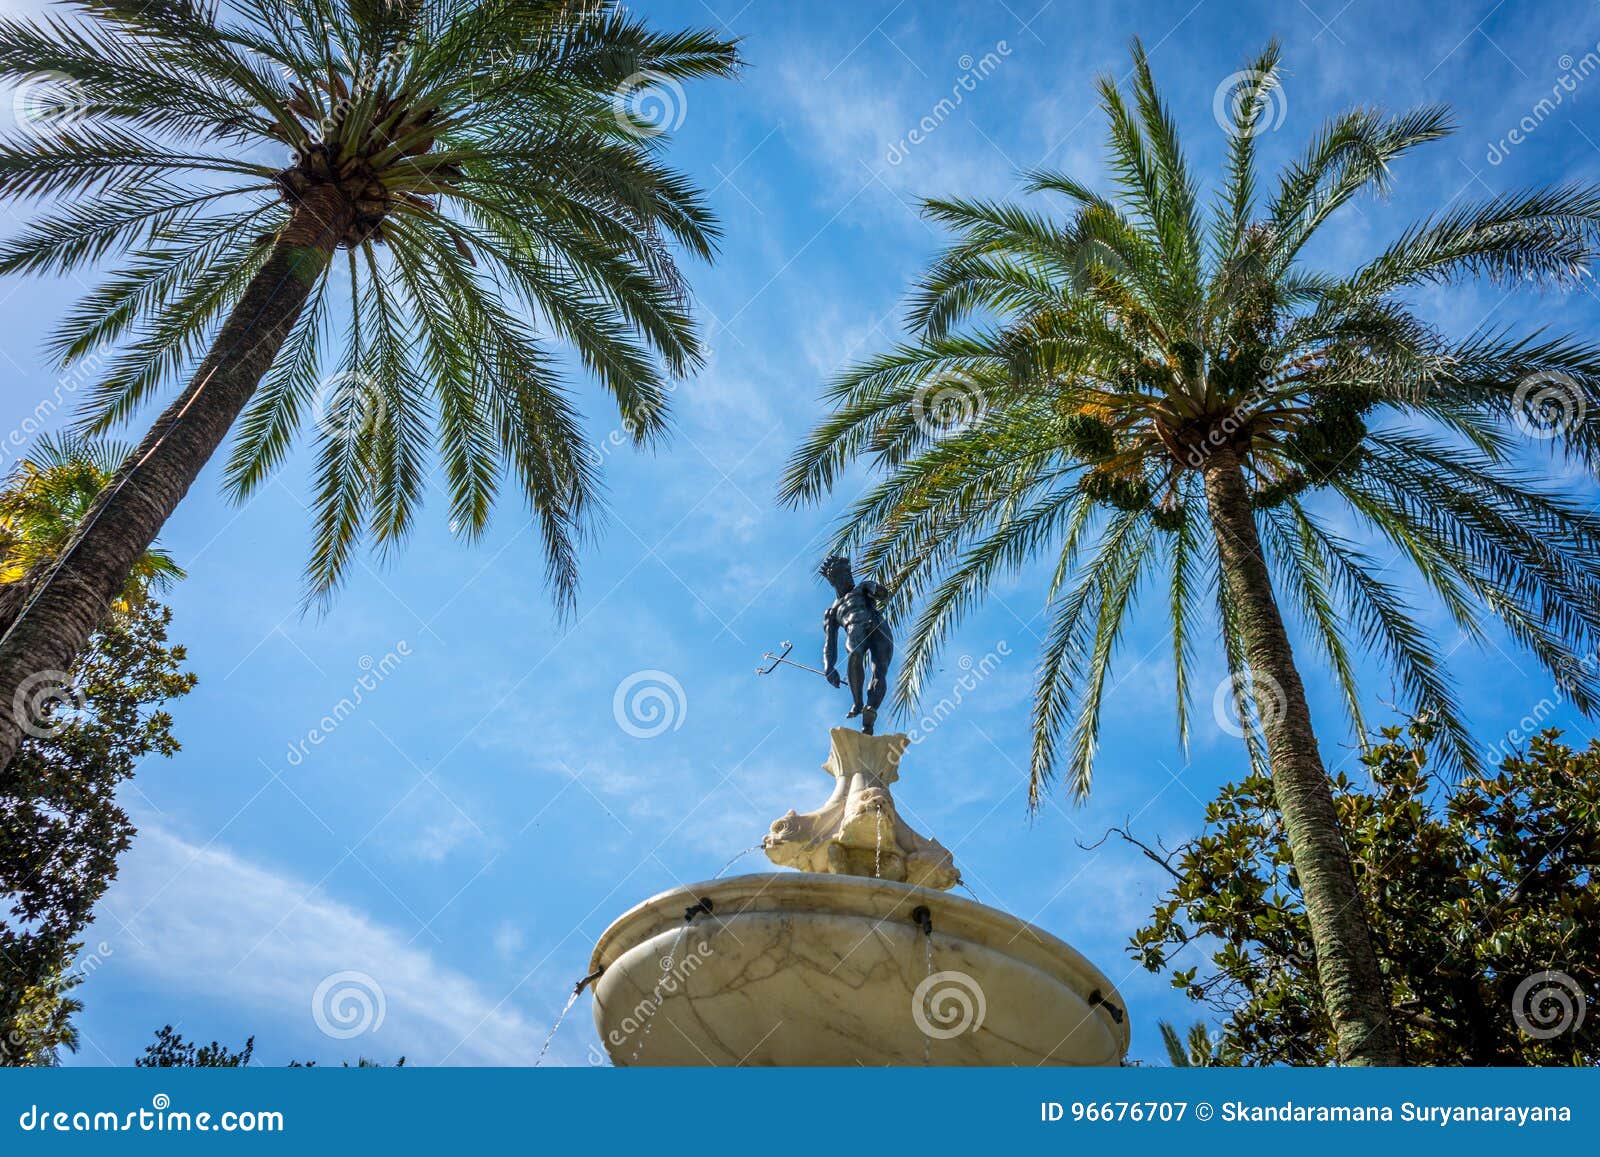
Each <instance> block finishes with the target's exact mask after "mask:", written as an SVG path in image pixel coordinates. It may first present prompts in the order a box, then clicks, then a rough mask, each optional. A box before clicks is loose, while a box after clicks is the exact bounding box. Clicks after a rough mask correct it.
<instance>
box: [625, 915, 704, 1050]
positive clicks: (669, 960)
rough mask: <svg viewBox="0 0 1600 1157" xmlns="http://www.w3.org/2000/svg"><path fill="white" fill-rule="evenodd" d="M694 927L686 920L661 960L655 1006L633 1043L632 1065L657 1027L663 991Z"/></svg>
mask: <svg viewBox="0 0 1600 1157" xmlns="http://www.w3.org/2000/svg"><path fill="white" fill-rule="evenodd" d="M692 927H694V921H693V920H688V919H686V920H684V922H683V927H681V928H679V929H678V934H677V935H676V936H674V937H673V938H672V947H671V948H669V949H667V954H666V955H665V956H663V957H662V958H661V979H660V980H658V981H656V988H655V991H654V992H653V993H651V997H652V998H653V999H654V1001H655V1006H654V1007H653V1008H652V1009H651V1010H650V1015H649V1016H648V1017H646V1018H645V1021H644V1026H643V1027H642V1028H640V1029H639V1036H638V1038H637V1039H635V1040H634V1042H633V1052H632V1053H631V1054H630V1055H629V1056H628V1063H629V1064H630V1065H631V1064H633V1063H634V1062H635V1061H637V1060H638V1059H639V1050H641V1049H642V1048H644V1042H645V1038H646V1037H648V1036H649V1035H650V1030H651V1029H652V1028H654V1027H655V1023H656V1016H657V1015H658V1014H659V1013H660V1012H661V1006H662V1005H663V1004H664V1003H665V1002H666V996H665V995H664V993H663V990H664V989H665V987H666V983H667V979H668V978H669V977H670V976H671V975H672V965H673V962H674V961H676V960H677V959H678V950H679V949H680V948H682V947H683V939H684V937H685V936H687V935H689V929H690V928H692Z"/></svg>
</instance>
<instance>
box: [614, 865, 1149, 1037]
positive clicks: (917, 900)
mask: <svg viewBox="0 0 1600 1157" xmlns="http://www.w3.org/2000/svg"><path fill="white" fill-rule="evenodd" d="M702 899H709V900H710V901H711V903H712V912H711V917H710V918H711V919H714V920H725V919H728V918H730V917H733V916H740V915H746V914H755V913H766V912H777V913H781V912H805V913H828V912H837V913H839V914H840V915H848V916H857V917H860V916H867V917H871V918H873V919H878V920H883V921H886V922H894V923H899V924H908V925H914V924H915V921H913V920H912V918H911V914H912V912H913V911H915V910H916V909H917V908H919V907H925V908H927V909H928V912H929V914H930V917H931V919H932V921H933V930H934V931H935V932H937V933H939V934H941V935H949V936H955V937H959V938H961V939H964V940H971V941H975V942H976V943H979V944H982V945H985V946H987V947H989V948H991V949H994V950H996V951H1003V952H1005V953H1006V954H1007V955H1009V956H1011V957H1013V958H1015V959H1016V960H1019V961H1021V962H1023V963H1025V964H1028V965H1031V966H1032V967H1034V968H1036V969H1038V970H1039V971H1040V972H1042V973H1044V974H1045V975H1047V976H1049V977H1051V978H1052V979H1054V980H1056V981H1057V982H1059V983H1060V984H1061V985H1063V986H1064V987H1066V988H1068V989H1071V990H1072V991H1073V992H1075V993H1077V995H1078V996H1079V997H1080V998H1081V999H1082V1000H1083V1001H1084V1002H1085V1003H1086V1004H1088V1005H1090V1007H1091V1008H1092V1009H1093V1011H1094V1012H1095V1013H1097V1014H1098V1015H1099V1016H1100V1018H1101V1019H1102V1020H1103V1021H1104V1022H1105V1027H1106V1029H1107V1030H1108V1031H1109V1032H1110V1033H1111V1034H1112V1036H1113V1038H1114V1039H1115V1040H1117V1041H1119V1042H1120V1044H1121V1053H1120V1054H1119V1055H1123V1056H1126V1055H1127V1051H1128V1046H1129V1043H1130V1042H1129V1025H1128V1016H1127V1012H1126V1010H1127V1007H1128V1006H1127V1004H1126V1003H1125V1002H1124V1001H1123V999H1122V994H1121V993H1119V992H1118V991H1117V987H1116V985H1114V984H1112V983H1111V981H1110V980H1108V979H1107V978H1106V976H1105V974H1104V973H1103V972H1101V971H1100V970H1099V969H1098V968H1096V967H1095V966H1094V965H1093V964H1091V963H1089V961H1088V959H1087V958H1086V957H1085V956H1084V955H1083V953H1081V952H1079V951H1078V950H1077V949H1076V948H1074V947H1072V945H1070V944H1068V943H1067V942H1066V941H1064V940H1061V939H1059V938H1057V937H1055V936H1052V935H1051V934H1050V933H1048V932H1046V931H1045V930H1044V929H1042V928H1037V927H1035V926H1034V925H1032V924H1029V923H1028V922H1027V921H1026V920H1019V919H1018V918H1017V917H1015V916H1012V915H1010V914H1009V913H1006V912H1002V911H1000V910H999V909H998V908H991V907H989V906H988V905H987V904H980V903H978V902H977V901H975V900H966V899H963V898H962V897H960V896H952V895H950V894H949V893H947V892H935V891H933V890H932V889H930V888H919V887H917V886H915V885H913V884H899V883H896V882H894V881H893V880H879V879H874V878H873V877H871V876H844V875H828V874H823V873H818V872H763V873H760V874H758V875H753V876H730V877H728V878H727V879H723V880H707V881H705V882H703V883H699V884H689V885H686V886H684V887H681V888H673V889H671V890H669V891H666V892H661V893H659V894H657V895H655V896H651V897H650V898H649V899H648V900H645V901H642V902H641V903H638V904H635V905H634V906H633V907H632V908H630V909H628V910H627V911H626V912H624V913H623V914H622V915H621V916H619V917H617V919H616V920H614V921H613V922H612V924H611V926H610V927H609V928H607V929H606V930H605V931H604V932H602V933H601V934H600V939H599V941H598V942H597V943H596V944H595V948H594V954H593V955H592V956H591V957H590V959H589V971H590V972H591V973H595V972H600V971H601V970H602V969H605V968H609V967H610V966H611V965H612V964H613V963H615V962H616V961H617V960H618V959H619V958H620V957H621V956H622V955H623V954H624V953H626V952H627V951H628V950H630V949H631V948H633V947H635V946H636V945H639V944H643V943H645V942H647V941H649V940H650V939H652V938H654V937H656V936H659V935H660V934H661V933H663V932H670V931H675V930H677V929H679V928H682V927H683V925H684V909H686V908H689V907H691V906H693V905H694V904H696V903H697V902H698V901H700V900H702ZM706 918H707V917H705V916H703V915H697V916H696V917H695V921H696V922H699V921H700V920H704V919H706ZM1095 992H1098V993H1099V994H1100V1000H1098V1001H1095V1000H1091V996H1092V994H1094V993H1095ZM1105 1002H1109V1003H1110V1004H1112V1005H1114V1006H1115V1007H1116V1008H1117V1010H1118V1011H1119V1012H1121V1013H1122V1014H1123V1015H1122V1017H1121V1019H1120V1020H1118V1019H1117V1017H1115V1016H1113V1015H1112V1013H1111V1012H1110V1010H1109V1009H1108V1008H1107V1007H1106V1003H1105Z"/></svg>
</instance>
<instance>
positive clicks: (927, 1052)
mask: <svg viewBox="0 0 1600 1157" xmlns="http://www.w3.org/2000/svg"><path fill="white" fill-rule="evenodd" d="M922 940H923V944H924V951H925V957H924V959H925V960H926V965H925V966H924V968H923V972H922V982H923V983H924V984H926V983H927V982H928V978H929V977H930V976H932V975H933V933H932V932H931V931H928V932H924V933H923V937H922ZM930 995H931V994H930ZM922 1064H923V1067H924V1068H931V1067H932V1065H933V1037H931V1036H930V1035H928V1033H926V1032H924V1033H923V1034H922Z"/></svg>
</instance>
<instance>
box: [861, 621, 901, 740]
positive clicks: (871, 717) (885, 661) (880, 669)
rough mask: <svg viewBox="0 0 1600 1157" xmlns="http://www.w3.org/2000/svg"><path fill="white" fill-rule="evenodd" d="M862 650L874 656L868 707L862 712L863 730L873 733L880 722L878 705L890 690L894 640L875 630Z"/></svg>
mask: <svg viewBox="0 0 1600 1157" xmlns="http://www.w3.org/2000/svg"><path fill="white" fill-rule="evenodd" d="M862 650H863V651H868V652H870V653H871V656H872V682H871V683H869V684H867V707H866V710H865V711H863V712H862V713H861V730H863V731H865V732H866V733H867V734H868V735H871V734H872V732H873V728H874V727H875V726H876V725H877V722H878V707H879V706H880V705H881V704H882V703H883V696H884V694H885V692H887V691H888V690H889V660H891V659H893V658H894V640H893V639H892V638H890V637H889V636H888V635H887V634H885V633H884V632H882V631H873V632H872V634H871V635H870V636H869V637H868V638H867V645H866V646H865V647H863V648H862Z"/></svg>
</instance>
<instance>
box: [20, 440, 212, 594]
mask: <svg viewBox="0 0 1600 1157" xmlns="http://www.w3.org/2000/svg"><path fill="white" fill-rule="evenodd" d="M130 452H131V450H130V448H129V447H128V446H125V445H123V444H121V443H118V442H106V441H100V440H90V439H84V438H71V437H65V438H63V437H49V436H47V437H44V438H41V439H39V441H38V442H37V443H35V444H34V445H33V447H31V448H30V449H29V451H28V453H27V454H26V455H25V456H24V457H23V458H22V459H21V460H20V461H19V462H18V463H17V464H16V466H15V467H14V468H13V469H12V471H11V476H10V477H9V478H7V479H6V480H5V481H4V482H3V483H0V622H5V621H7V620H8V619H9V618H10V614H9V613H8V612H14V611H15V610H16V606H15V605H12V604H10V603H8V602H7V599H8V597H9V596H10V595H11V593H12V592H13V591H16V590H20V589H21V580H22V579H24V578H26V577H27V576H28V575H29V574H31V573H33V572H34V571H36V570H37V569H38V568H40V567H41V566H48V565H49V564H50V563H51V562H52V561H53V560H55V559H56V558H59V557H60V555H61V552H62V551H63V550H65V549H66V547H67V544H68V543H69V542H71V541H72V535H73V532H74V531H75V530H77V528H78V524H79V523H80V522H82V521H83V516H84V515H85V514H87V513H88V512H89V508H90V507H91V506H93V505H94V501H95V499H97V498H99V497H100V494H101V492H102V491H104V490H105V488H106V486H107V485H108V484H109V483H110V481H111V479H112V477H113V476H114V475H115V474H116V471H117V467H119V466H121V465H122V463H123V462H125V461H127V458H128V454H129V453H130ZM183 577H184V572H183V568H182V567H180V566H179V565H178V564H177V563H176V562H174V561H173V558H172V556H171V555H170V554H168V553H167V552H166V551H164V550H162V549H160V548H159V547H155V546H151V547H150V549H148V550H146V551H145V552H144V553H143V554H142V555H140V556H139V557H138V558H137V559H135V560H134V564H133V569H132V570H131V571H130V572H129V574H128V577H127V581H126V582H125V583H124V584H123V587H122V589H121V590H120V591H119V592H118V593H117V595H116V597H115V598H113V599H112V607H113V609H117V610H126V609H128V606H129V605H130V604H131V603H132V602H133V601H135V600H136V599H137V598H138V597H139V596H141V595H144V594H147V593H150V592H152V591H163V590H166V589H167V588H168V587H169V586H171V585H172V584H173V583H174V582H176V581H177V580H178V579H181V578H183Z"/></svg>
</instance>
